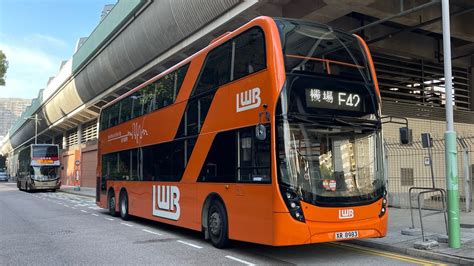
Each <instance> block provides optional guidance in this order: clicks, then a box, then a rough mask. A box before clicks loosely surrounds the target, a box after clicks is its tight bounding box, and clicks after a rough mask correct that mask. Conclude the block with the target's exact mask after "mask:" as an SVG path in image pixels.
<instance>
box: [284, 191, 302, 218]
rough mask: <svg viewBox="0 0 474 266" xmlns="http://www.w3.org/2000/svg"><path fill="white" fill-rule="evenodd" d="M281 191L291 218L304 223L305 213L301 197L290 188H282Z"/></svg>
mask: <svg viewBox="0 0 474 266" xmlns="http://www.w3.org/2000/svg"><path fill="white" fill-rule="evenodd" d="M280 190H281V192H282V194H283V195H282V196H283V200H284V201H285V204H286V207H287V208H288V210H289V211H290V214H291V216H292V217H293V218H294V219H296V220H298V221H300V222H304V221H305V219H304V214H303V211H302V210H301V204H300V197H299V196H298V195H297V194H296V192H295V191H293V189H291V188H289V187H284V186H282V187H280Z"/></svg>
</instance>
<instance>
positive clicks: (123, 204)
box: [119, 188, 130, 220]
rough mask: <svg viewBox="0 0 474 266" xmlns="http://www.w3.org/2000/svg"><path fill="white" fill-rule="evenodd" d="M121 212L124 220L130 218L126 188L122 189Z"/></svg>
mask: <svg viewBox="0 0 474 266" xmlns="http://www.w3.org/2000/svg"><path fill="white" fill-rule="evenodd" d="M119 212H120V217H121V218H122V219H123V220H129V219H130V215H129V214H128V194H127V191H126V190H125V189H124V188H122V190H121V191H120V201H119Z"/></svg>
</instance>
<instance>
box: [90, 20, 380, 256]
mask: <svg viewBox="0 0 474 266" xmlns="http://www.w3.org/2000/svg"><path fill="white" fill-rule="evenodd" d="M380 104H381V100H380V92H379V89H378V84H377V79H376V76H375V70H374V66H373V62H372V59H371V56H370V53H369V50H368V48H367V45H366V44H365V42H364V41H363V40H362V39H361V38H360V37H358V36H356V35H351V34H347V33H343V32H339V31H336V30H333V29H332V28H330V27H328V26H324V25H320V24H316V23H312V22H306V21H299V20H290V19H284V18H269V17H258V18H256V19H254V20H252V21H250V22H249V23H247V24H245V25H244V26H242V27H240V28H238V29H236V30H235V31H233V32H229V33H226V34H224V35H223V36H221V37H219V38H217V39H216V40H214V41H213V42H211V43H210V44H209V45H208V46H207V47H205V48H204V49H202V50H201V51H199V52H197V53H196V54H194V55H193V56H191V57H190V58H187V59H186V60H184V61H182V62H181V63H179V64H177V65H176V66H174V67H172V68H170V69H169V70H167V71H165V72H163V73H162V74H160V75H158V76H156V77H154V78H152V79H150V80H149V81H147V82H145V83H143V84H142V85H140V86H138V87H137V88H135V89H133V90H131V91H130V92H128V93H126V94H125V95H123V96H122V97H120V98H118V99H117V100H115V101H114V102H111V103H109V104H108V105H106V106H104V108H103V109H102V112H101V117H100V135H99V165H98V169H97V173H98V178H97V199H96V200H97V205H99V206H100V207H102V208H108V209H109V212H110V213H111V214H112V215H120V216H121V217H122V218H123V219H128V218H129V216H130V215H133V216H138V217H143V218H146V219H150V220H154V221H158V222H162V223H167V224H172V225H176V226H180V227H185V228H190V229H193V230H198V231H202V232H204V235H205V237H206V238H208V239H210V241H211V242H212V244H213V245H214V246H216V247H218V248H222V247H225V246H226V244H228V242H229V239H232V240H240V241H248V242H254V243H261V244H265V245H274V246H283V245H299V244H307V243H316V242H327V241H338V240H346V239H355V238H367V237H383V236H385V234H386V230H387V206H386V205H387V200H386V182H385V179H384V174H383V173H384V171H383V164H382V158H383V156H382V152H383V151H382V136H381V117H380V114H381V113H380Z"/></svg>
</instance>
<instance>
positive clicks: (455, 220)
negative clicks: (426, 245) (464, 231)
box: [441, 0, 461, 248]
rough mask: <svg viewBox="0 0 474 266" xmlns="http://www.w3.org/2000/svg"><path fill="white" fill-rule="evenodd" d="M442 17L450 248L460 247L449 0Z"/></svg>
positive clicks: (442, 2) (442, 7)
mask: <svg viewBox="0 0 474 266" xmlns="http://www.w3.org/2000/svg"><path fill="white" fill-rule="evenodd" d="M441 10H442V18H443V50H444V56H443V57H444V60H443V61H444V84H445V86H444V88H445V91H446V105H445V106H446V132H445V134H444V139H445V142H444V143H445V144H444V145H445V163H446V188H447V190H448V228H449V230H448V231H449V233H448V238H449V247H450V248H460V247H461V241H460V224H459V192H458V169H457V168H458V164H457V149H456V143H457V142H456V131H454V121H453V81H452V73H451V71H452V70H451V31H450V25H449V0H442V1H441Z"/></svg>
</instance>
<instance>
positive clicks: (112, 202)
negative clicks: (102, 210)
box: [108, 192, 117, 216]
mask: <svg viewBox="0 0 474 266" xmlns="http://www.w3.org/2000/svg"><path fill="white" fill-rule="evenodd" d="M108 203H109V204H108V205H109V213H110V215H112V216H117V211H116V210H115V206H116V204H115V203H116V200H115V193H114V192H109V199H108Z"/></svg>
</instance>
